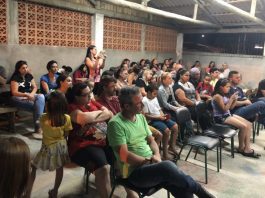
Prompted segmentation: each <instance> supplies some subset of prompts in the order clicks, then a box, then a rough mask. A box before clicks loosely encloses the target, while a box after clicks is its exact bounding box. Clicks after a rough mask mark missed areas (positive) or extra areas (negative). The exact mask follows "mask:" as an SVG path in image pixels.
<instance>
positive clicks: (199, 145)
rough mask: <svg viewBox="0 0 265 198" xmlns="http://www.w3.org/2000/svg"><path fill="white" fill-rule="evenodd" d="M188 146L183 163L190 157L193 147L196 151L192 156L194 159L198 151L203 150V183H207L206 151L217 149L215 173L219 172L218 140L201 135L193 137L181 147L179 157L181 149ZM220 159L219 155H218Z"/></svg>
mask: <svg viewBox="0 0 265 198" xmlns="http://www.w3.org/2000/svg"><path fill="white" fill-rule="evenodd" d="M186 145H189V146H191V148H190V150H189V152H188V155H187V156H186V159H185V161H187V160H188V157H189V155H190V152H191V150H192V149H193V147H195V148H196V149H197V151H196V154H195V156H194V159H196V157H197V153H198V150H199V149H203V150H204V167H205V183H206V184H207V183H208V171H207V151H208V150H212V149H213V148H215V147H217V152H216V153H217V155H216V157H217V172H219V163H220V162H219V161H220V160H219V152H218V150H219V140H218V139H216V138H211V137H207V136H201V135H195V136H193V137H191V138H189V139H188V141H187V143H185V144H183V146H182V147H181V150H180V153H179V156H180V155H181V153H182V150H183V148H184V147H185V146H186ZM220 157H221V155H220Z"/></svg>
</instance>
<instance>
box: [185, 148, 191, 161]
mask: <svg viewBox="0 0 265 198" xmlns="http://www.w3.org/2000/svg"><path fill="white" fill-rule="evenodd" d="M192 148H193V146H191V147H190V151H189V153H188V155H187V157H186V159H185V161H187V160H188V158H189V156H190V152H191V150H192Z"/></svg>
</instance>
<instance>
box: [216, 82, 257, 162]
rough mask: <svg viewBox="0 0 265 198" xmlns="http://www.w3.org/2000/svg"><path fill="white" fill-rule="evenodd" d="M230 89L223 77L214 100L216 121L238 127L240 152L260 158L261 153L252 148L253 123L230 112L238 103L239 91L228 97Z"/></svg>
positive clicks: (218, 84) (217, 84) (217, 85)
mask: <svg viewBox="0 0 265 198" xmlns="http://www.w3.org/2000/svg"><path fill="white" fill-rule="evenodd" d="M229 90H230V83H229V80H228V79H226V78H221V79H219V80H218V81H217V83H216V86H215V88H214V93H213V100H212V107H213V115H214V119H215V122H216V123H220V124H223V123H224V124H229V125H231V126H234V127H236V128H238V129H239V134H238V142H239V146H238V152H239V153H241V154H242V155H243V156H247V157H253V158H259V154H257V153H255V151H254V150H253V149H251V148H250V136H251V130H252V125H251V123H250V122H249V121H247V120H246V119H244V118H242V117H240V116H238V115H235V114H234V115H231V113H230V109H233V108H234V107H235V105H236V101H237V98H238V93H237V92H235V93H234V94H233V95H231V96H230V98H228V97H227V95H228V93H229Z"/></svg>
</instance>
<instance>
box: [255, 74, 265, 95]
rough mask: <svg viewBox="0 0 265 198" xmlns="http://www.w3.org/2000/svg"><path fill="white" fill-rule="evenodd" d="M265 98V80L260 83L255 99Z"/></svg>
mask: <svg viewBox="0 0 265 198" xmlns="http://www.w3.org/2000/svg"><path fill="white" fill-rule="evenodd" d="M264 97H265V79H264V80H261V81H260V82H259V86H258V91H257V94H256V97H255V100H258V99H261V98H264Z"/></svg>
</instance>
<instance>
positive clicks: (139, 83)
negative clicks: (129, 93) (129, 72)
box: [135, 78, 148, 91]
mask: <svg viewBox="0 0 265 198" xmlns="http://www.w3.org/2000/svg"><path fill="white" fill-rule="evenodd" d="M135 86H137V87H140V88H142V87H143V88H144V90H145V91H146V88H147V86H148V85H147V84H145V82H144V80H143V79H142V78H138V79H137V80H136V82H135Z"/></svg>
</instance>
